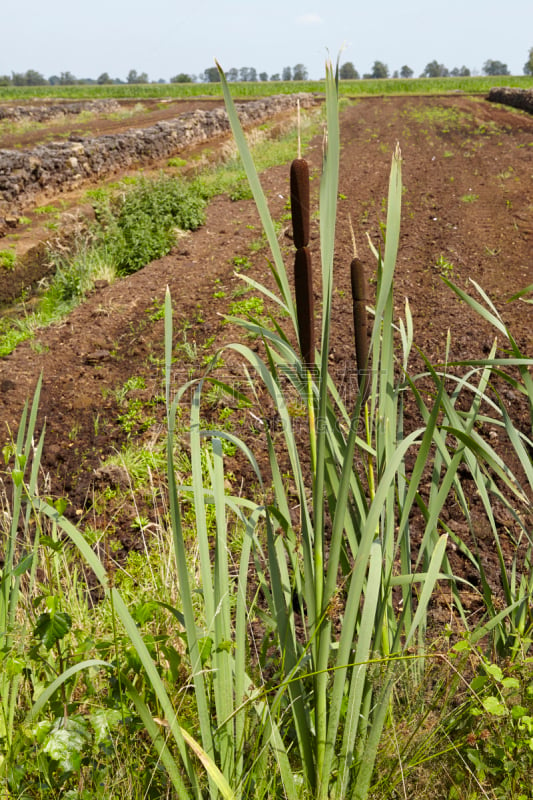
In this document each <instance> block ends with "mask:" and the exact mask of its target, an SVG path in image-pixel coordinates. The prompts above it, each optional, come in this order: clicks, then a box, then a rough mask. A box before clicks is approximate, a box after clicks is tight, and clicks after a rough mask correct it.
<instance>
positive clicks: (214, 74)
mask: <svg viewBox="0 0 533 800" xmlns="http://www.w3.org/2000/svg"><path fill="white" fill-rule="evenodd" d="M200 77H201V79H202V81H203V82H204V83H220V75H219V74H218V69H217V68H216V67H208V68H207V69H204V71H203V72H202V74H201V76H200Z"/></svg>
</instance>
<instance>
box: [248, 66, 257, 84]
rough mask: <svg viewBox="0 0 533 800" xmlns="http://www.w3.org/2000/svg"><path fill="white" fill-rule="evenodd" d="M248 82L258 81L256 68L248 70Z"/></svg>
mask: <svg viewBox="0 0 533 800" xmlns="http://www.w3.org/2000/svg"><path fill="white" fill-rule="evenodd" d="M248 80H249V81H256V80H257V70H256V68H255V67H250V69H249V70H248Z"/></svg>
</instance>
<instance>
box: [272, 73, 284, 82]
mask: <svg viewBox="0 0 533 800" xmlns="http://www.w3.org/2000/svg"><path fill="white" fill-rule="evenodd" d="M270 80H271V81H280V80H281V78H280V76H279V72H274V74H273V75H271V76H270Z"/></svg>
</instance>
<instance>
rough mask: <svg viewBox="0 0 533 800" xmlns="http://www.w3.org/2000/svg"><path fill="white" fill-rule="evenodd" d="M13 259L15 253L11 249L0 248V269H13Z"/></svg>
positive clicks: (14, 258)
mask: <svg viewBox="0 0 533 800" xmlns="http://www.w3.org/2000/svg"><path fill="white" fill-rule="evenodd" d="M15 260H16V255H15V253H14V252H13V250H0V269H7V270H12V269H14V268H15Z"/></svg>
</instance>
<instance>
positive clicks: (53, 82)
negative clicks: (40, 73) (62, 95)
mask: <svg viewBox="0 0 533 800" xmlns="http://www.w3.org/2000/svg"><path fill="white" fill-rule="evenodd" d="M59 81H60V78H59V75H50V77H49V78H48V83H49V84H50V86H59Z"/></svg>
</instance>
